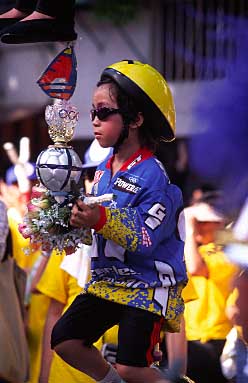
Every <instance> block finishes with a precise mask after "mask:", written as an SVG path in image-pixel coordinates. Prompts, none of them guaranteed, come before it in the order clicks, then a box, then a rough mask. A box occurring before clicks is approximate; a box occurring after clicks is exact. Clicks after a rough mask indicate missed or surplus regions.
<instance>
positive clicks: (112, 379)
mask: <svg viewBox="0 0 248 383" xmlns="http://www.w3.org/2000/svg"><path fill="white" fill-rule="evenodd" d="M121 382H122V380H121V377H120V375H119V374H118V372H117V371H116V369H115V368H114V367H113V366H112V365H111V364H110V363H109V370H108V372H107V375H105V377H104V378H103V379H102V380H98V383H121Z"/></svg>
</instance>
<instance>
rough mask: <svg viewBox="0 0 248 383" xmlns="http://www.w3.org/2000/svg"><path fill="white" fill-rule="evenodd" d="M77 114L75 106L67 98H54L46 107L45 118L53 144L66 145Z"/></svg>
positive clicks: (76, 120)
mask: <svg viewBox="0 0 248 383" xmlns="http://www.w3.org/2000/svg"><path fill="white" fill-rule="evenodd" d="M78 116H79V114H78V111H77V108H76V107H75V106H72V105H71V103H70V102H69V101H67V100H63V99H62V100H61V99H55V102H54V104H53V105H48V106H47V107H46V111H45V119H46V122H47V124H48V133H49V136H50V138H51V139H52V140H53V142H54V146H56V147H61V146H67V143H68V142H69V141H71V139H72V137H73V134H74V129H75V127H76V125H77V122H78Z"/></svg>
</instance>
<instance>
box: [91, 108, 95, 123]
mask: <svg viewBox="0 0 248 383" xmlns="http://www.w3.org/2000/svg"><path fill="white" fill-rule="evenodd" d="M95 117H96V109H91V111H90V119H91V121H94V119H95Z"/></svg>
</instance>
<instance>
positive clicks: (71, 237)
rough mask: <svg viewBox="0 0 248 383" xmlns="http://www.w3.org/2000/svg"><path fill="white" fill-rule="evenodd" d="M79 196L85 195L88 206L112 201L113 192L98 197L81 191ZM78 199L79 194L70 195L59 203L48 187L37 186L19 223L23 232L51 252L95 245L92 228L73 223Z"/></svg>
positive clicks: (72, 250) (72, 251)
mask: <svg viewBox="0 0 248 383" xmlns="http://www.w3.org/2000/svg"><path fill="white" fill-rule="evenodd" d="M77 198H81V199H82V200H83V201H84V203H86V204H88V205H95V204H100V203H102V202H104V201H111V200H112V199H113V195H112V194H104V195H103V196H99V197H94V196H86V195H85V194H84V193H83V192H81V191H80V195H79V197H77ZM74 201H75V195H72V194H68V196H67V197H66V199H65V200H64V201H63V202H62V203H59V202H58V201H57V200H56V199H55V197H54V196H53V195H52V193H51V192H50V191H49V190H48V189H46V188H45V187H43V186H41V185H39V186H34V187H33V188H32V195H31V200H30V202H29V204H28V205H27V212H26V214H25V216H24V219H23V223H22V224H20V225H19V231H20V233H21V234H22V236H23V237H24V238H30V242H31V243H37V244H41V246H42V249H43V250H44V251H47V252H51V251H52V250H53V249H55V250H56V251H58V252H62V251H65V252H66V254H71V253H74V252H75V251H76V249H77V248H78V247H79V245H81V244H86V245H91V243H92V235H91V229H90V228H83V227H82V228H75V227H72V226H71V225H70V215H71V208H72V206H73V203H74Z"/></svg>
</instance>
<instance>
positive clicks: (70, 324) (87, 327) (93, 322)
mask: <svg viewBox="0 0 248 383" xmlns="http://www.w3.org/2000/svg"><path fill="white" fill-rule="evenodd" d="M119 308H120V310H119ZM120 312H121V306H120V305H117V304H115V303H112V302H108V301H106V300H103V299H99V298H97V297H94V296H92V295H89V294H83V295H79V296H78V297H77V298H76V299H75V300H74V302H73V303H72V304H71V306H70V307H69V308H68V310H67V311H66V312H65V313H64V315H63V316H62V317H61V318H60V319H59V321H58V322H57V323H56V325H55V327H54V329H53V332H52V340H51V344H52V348H53V349H54V350H55V351H56V353H57V354H58V355H59V356H60V357H61V358H62V359H63V360H65V361H66V362H67V363H68V364H70V365H71V366H73V367H74V368H76V369H78V370H80V371H82V372H84V373H86V374H87V375H89V376H91V377H92V378H93V379H95V380H97V381H101V380H102V379H103V378H104V377H105V376H106V375H107V374H108V372H109V369H110V366H109V364H108V363H107V362H106V360H105V359H104V358H103V356H102V354H101V353H100V351H98V350H97V349H96V348H95V347H94V346H93V345H92V344H93V343H94V342H96V341H97V340H98V339H99V338H100V337H101V336H102V335H103V334H104V332H105V331H106V330H107V329H109V328H110V327H112V326H113V325H115V324H117V323H118V322H119V317H120ZM116 375H117V376H118V374H116ZM114 382H118V380H116V381H114Z"/></svg>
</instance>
